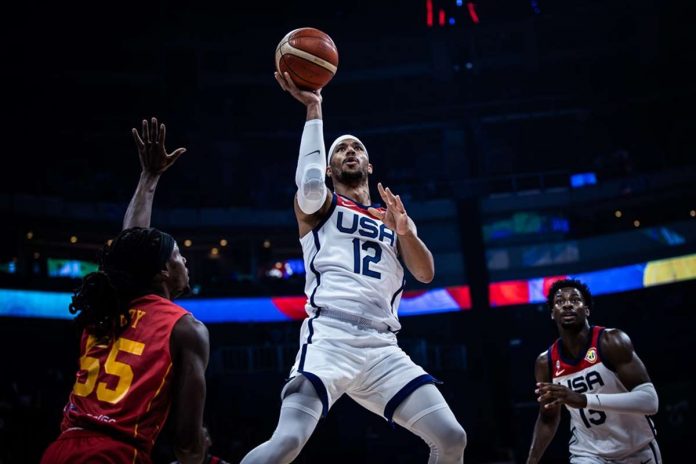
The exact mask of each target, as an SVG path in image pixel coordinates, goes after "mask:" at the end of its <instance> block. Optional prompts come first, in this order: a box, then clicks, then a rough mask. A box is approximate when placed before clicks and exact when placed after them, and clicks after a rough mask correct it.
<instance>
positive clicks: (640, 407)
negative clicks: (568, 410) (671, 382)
mask: <svg viewBox="0 0 696 464" xmlns="http://www.w3.org/2000/svg"><path fill="white" fill-rule="evenodd" d="M585 396H587V408H588V409H597V410H599V411H615V412H623V413H633V414H646V415H653V414H657V409H658V406H659V401H658V399H657V391H656V390H655V386H654V385H653V384H652V382H648V383H643V384H640V385H638V386H636V387H635V388H634V389H633V390H631V391H630V392H626V393H589V394H588V393H586V394H585Z"/></svg>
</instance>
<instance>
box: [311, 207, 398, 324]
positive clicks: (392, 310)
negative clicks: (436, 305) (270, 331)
mask: <svg viewBox="0 0 696 464" xmlns="http://www.w3.org/2000/svg"><path fill="white" fill-rule="evenodd" d="M396 243H397V235H396V232H395V231H393V230H391V229H389V228H388V227H386V226H385V225H384V223H383V222H382V221H380V220H379V219H377V218H375V217H373V216H371V215H370V214H369V213H368V212H367V207H366V206H364V205H360V204H358V203H356V202H354V201H353V200H350V199H348V198H346V197H344V196H341V195H338V194H336V193H334V194H333V201H332V203H331V208H330V209H329V212H328V216H327V217H326V218H325V219H324V221H322V223H320V224H319V225H317V227H315V228H314V229H313V230H312V232H310V233H308V234H307V235H305V236H304V237H302V238H301V239H300V244H301V245H302V252H303V255H304V264H305V269H306V272H307V280H306V283H305V293H306V295H307V304H306V306H305V309H306V311H307V313H308V314H309V315H310V316H312V315H314V313H315V312H316V310H317V309H318V308H329V309H332V310H338V311H342V312H345V313H347V314H352V315H356V316H359V317H362V318H364V319H368V320H370V321H374V322H377V323H380V322H381V323H386V324H387V325H388V326H389V328H390V329H391V330H392V331H398V330H400V329H401V324H400V323H399V319H398V316H397V309H398V307H399V302H400V301H401V293H402V292H403V289H404V269H403V267H402V266H401V263H400V262H399V259H398V253H397V247H396Z"/></svg>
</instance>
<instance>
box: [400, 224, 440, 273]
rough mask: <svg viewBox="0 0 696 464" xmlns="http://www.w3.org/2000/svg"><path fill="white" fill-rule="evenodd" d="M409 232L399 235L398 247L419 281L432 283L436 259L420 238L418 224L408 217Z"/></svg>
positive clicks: (411, 271) (407, 265)
mask: <svg viewBox="0 0 696 464" xmlns="http://www.w3.org/2000/svg"><path fill="white" fill-rule="evenodd" d="M408 222H409V230H410V232H409V233H406V234H404V235H399V241H398V242H397V243H398V247H399V252H400V253H401V256H402V257H403V260H404V264H406V268H408V270H409V272H410V273H411V274H413V276H414V277H415V278H416V279H418V281H419V282H423V283H426V284H427V283H430V282H432V281H433V278H434V277H435V261H434V260H433V255H432V253H430V250H428V247H427V246H426V245H425V243H423V240H421V239H420V238H418V230H417V229H416V224H415V223H414V222H413V220H412V219H411V218H408Z"/></svg>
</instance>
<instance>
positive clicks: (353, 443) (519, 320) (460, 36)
mask: <svg viewBox="0 0 696 464" xmlns="http://www.w3.org/2000/svg"><path fill="white" fill-rule="evenodd" d="M4 9H5V10H4V14H3V16H4V18H5V22H6V23H7V24H6V25H5V26H4V28H3V36H4V37H5V40H4V43H5V47H3V57H4V59H3V62H4V63H3V64H4V66H3V73H4V77H5V82H6V83H5V85H4V92H3V103H4V105H3V107H4V114H5V118H4V120H5V123H4V134H5V136H4V140H3V145H4V146H3V150H2V152H3V154H2V156H3V161H4V168H3V170H2V172H3V174H2V178H3V181H2V182H1V183H0V211H2V214H3V216H4V217H6V219H5V220H4V221H3V223H4V224H5V226H4V227H2V228H1V229H0V360H1V361H2V366H3V370H2V371H3V373H2V374H1V375H0V463H2V464H6V463H30V462H37V461H38V459H39V457H40V455H41V453H42V451H43V449H44V448H45V446H46V445H47V444H48V443H49V442H50V441H51V440H52V439H53V438H55V437H56V435H57V434H58V425H59V421H60V414H61V409H62V407H63V405H64V404H65V401H66V398H67V394H68V392H69V390H70V388H71V386H72V379H73V376H74V372H75V369H76V360H77V341H78V338H77V334H76V333H75V330H74V327H73V325H72V323H71V321H70V315H69V313H68V312H67V307H66V304H65V301H67V299H69V295H70V292H71V291H72V289H74V288H75V287H76V286H77V285H78V283H79V277H80V276H81V275H83V274H84V273H85V272H88V271H89V270H90V269H91V268H92V267H91V266H93V263H94V262H95V256H96V252H97V250H98V249H99V248H100V247H101V246H102V245H103V244H104V243H105V242H106V241H107V240H108V239H109V238H111V237H113V236H114V235H115V234H116V233H117V232H118V231H119V228H120V222H121V219H122V217H123V213H124V212H125V208H126V206H127V203H128V200H129V199H130V195H131V193H132V190H133V189H134V187H135V185H136V183H137V178H138V173H139V164H138V160H137V153H136V150H135V147H134V145H133V141H132V138H131V134H130V129H131V127H137V126H138V124H139V121H140V120H142V119H143V118H147V117H150V116H157V117H158V118H160V120H161V121H163V122H165V123H166V124H167V129H168V133H167V137H168V143H167V144H168V147H169V148H171V149H173V148H176V147H179V146H184V147H187V148H188V153H186V154H185V155H184V156H183V157H182V158H181V159H180V160H179V161H178V162H177V163H176V165H175V166H174V167H173V168H172V169H171V170H170V171H169V172H167V173H166V174H165V175H164V177H163V179H162V180H161V182H160V184H159V187H158V192H157V196H156V200H155V206H154V209H155V214H154V218H153V225H154V226H157V227H161V228H163V229H165V230H168V231H169V232H171V233H172V234H173V235H174V236H175V237H176V238H177V239H178V241H179V243H180V244H183V243H184V241H185V240H190V246H184V247H183V248H182V252H183V253H184V254H185V256H186V257H187V258H188V259H189V268H190V271H191V278H192V284H193V289H194V292H193V294H192V295H190V296H189V297H188V298H186V299H184V300H181V304H182V305H184V306H187V307H189V308H190V309H191V310H192V311H193V312H194V313H196V314H197V315H199V317H201V318H202V319H203V320H205V321H206V323H207V325H208V327H209V330H210V334H211V362H210V366H209V369H208V373H207V377H208V404H207V413H206V414H207V417H206V421H207V422H208V424H209V428H210V431H211V434H212V438H213V451H214V452H215V453H216V454H217V455H220V456H222V457H223V458H225V459H227V460H228V461H230V462H238V461H239V460H240V459H241V457H242V456H243V455H244V454H245V453H246V452H247V451H248V450H249V449H251V448H252V447H254V446H255V445H257V444H258V443H260V442H261V441H263V440H264V439H266V438H267V437H268V436H269V435H270V433H271V432H272V430H273V427H274V425H275V422H276V419H277V414H278V408H279V405H280V398H279V392H280V389H281V386H282V384H283V380H284V379H285V376H286V375H287V372H288V369H289V367H290V365H291V362H292V359H293V357H294V354H295V351H296V349H297V346H298V338H297V337H298V330H299V325H300V320H299V319H298V317H300V316H301V311H298V308H299V309H300V310H301V300H302V298H301V295H302V292H303V278H304V275H303V272H304V270H303V269H302V266H301V263H298V260H299V259H300V258H301V252H300V248H299V243H298V241H297V229H296V225H295V221H294V217H293V213H292V209H291V204H292V195H293V193H294V189H295V186H294V167H295V163H296V159H297V150H298V144H299V138H300V134H301V130H302V124H303V121H304V109H303V108H302V106H301V105H300V104H299V103H297V102H296V101H294V100H293V99H292V98H290V97H289V96H288V95H285V94H283V92H282V91H281V90H280V89H279V88H278V86H277V84H276V82H275V81H274V79H273V76H272V73H273V53H274V50H275V47H276V45H277V43H278V41H279V40H280V38H282V37H283V36H284V35H285V33H287V32H288V31H290V30H291V29H294V28H297V27H303V26H312V27H317V28H319V29H322V30H324V31H326V32H327V33H329V34H330V35H331V36H332V37H333V39H334V41H335V42H336V45H337V47H338V50H339V55H340V63H339V69H338V73H337V75H336V77H335V78H334V80H333V81H332V82H331V83H330V84H329V85H328V86H327V87H326V89H325V90H324V92H323V94H324V118H325V131H326V140H327V144H328V143H330V141H331V140H333V137H335V136H337V135H339V134H342V133H345V132H349V133H354V134H356V135H358V136H359V137H360V138H361V139H362V140H363V141H364V142H365V144H366V146H367V147H368V150H369V153H370V156H371V161H372V163H373V164H374V166H375V173H374V175H373V176H372V181H374V182H375V183H376V182H377V181H381V182H383V183H384V184H385V185H389V186H391V187H392V189H393V190H394V191H395V192H396V193H400V194H401V195H402V198H403V199H404V202H405V204H406V207H407V208H408V210H409V213H410V214H411V215H412V217H413V218H414V220H415V221H416V223H417V224H418V230H419V234H420V235H421V236H422V237H423V239H424V240H425V242H426V243H427V244H428V245H429V246H430V248H431V250H432V252H433V254H434V257H435V263H436V277H435V280H434V281H433V282H432V283H431V284H429V285H427V286H425V285H420V284H418V283H417V282H416V281H415V279H412V278H410V279H408V285H407V290H408V291H409V292H408V293H407V294H406V295H405V296H404V301H403V303H402V310H403V312H402V314H403V317H402V322H403V326H404V328H403V330H402V332H401V333H400V335H399V337H400V340H401V345H402V346H403V348H404V349H405V350H406V351H407V352H408V353H409V354H410V355H411V356H412V357H413V358H414V360H415V361H416V362H418V363H420V364H422V365H423V366H424V367H425V368H426V369H427V370H428V371H429V372H431V373H432V374H433V375H435V376H436V377H438V378H440V379H442V380H444V384H443V385H442V386H441V390H442V392H443V394H444V395H445V397H446V398H447V400H448V402H449V403H450V405H451V407H452V409H453V410H454V412H455V414H456V415H457V417H458V419H459V420H460V422H461V423H462V425H463V426H464V427H465V429H466V430H467V432H468V435H469V446H468V448H467V452H466V462H469V463H494V462H496V463H520V462H524V460H525V458H526V450H527V448H528V446H529V443H530V438H531V432H532V429H533V425H534V420H535V417H536V411H537V406H536V404H535V402H534V395H533V389H534V376H533V365H534V359H535V357H536V355H537V354H538V353H540V352H541V351H543V350H545V349H546V347H547V346H548V345H549V344H550V343H551V342H552V341H553V340H554V338H555V337H556V332H555V327H554V326H553V325H552V323H551V321H550V318H549V314H548V310H547V309H546V308H545V307H544V305H543V292H544V289H545V288H547V287H548V285H549V283H550V282H551V281H553V279H554V278H557V277H558V276H577V277H579V278H581V279H583V280H586V281H588V282H589V283H590V286H591V288H592V289H593V291H594V292H595V293H596V294H597V298H596V307H595V310H594V311H593V312H592V315H591V318H590V321H591V322H592V323H595V324H599V325H606V326H612V327H619V328H621V329H623V330H625V331H626V332H627V333H628V334H629V335H630V336H631V338H632V340H633V342H634V344H635V346H636V349H637V352H638V354H639V355H640V356H641V358H642V359H643V361H644V362H645V364H646V366H647V368H648V371H649V373H650V375H651V377H652V379H653V381H654V383H655V385H656V388H657V391H658V394H659V396H660V411H659V413H658V414H657V415H656V416H655V421H656V424H657V429H658V439H659V442H660V445H661V447H662V451H663V455H664V458H665V461H666V462H684V461H683V460H682V459H681V458H680V457H681V456H688V455H690V451H691V446H690V444H692V443H693V440H694V439H696V433H695V427H694V418H693V407H694V391H695V388H694V387H695V385H694V382H693V380H691V377H692V370H693V362H692V361H691V357H692V356H691V353H692V352H693V351H694V349H696V342H695V341H694V335H696V333H695V332H696V331H695V330H694V327H693V323H694V315H693V308H694V303H693V298H692V295H693V293H694V291H695V290H696V285H694V282H695V281H694V280H693V279H695V278H696V255H695V253H696V201H695V200H696V194H695V193H694V188H693V186H694V181H695V180H696V162H695V161H694V143H693V140H694V134H695V133H696V130H695V129H696V120H695V118H694V112H693V108H694V103H695V102H694V89H695V84H694V83H695V82H696V80H695V79H694V77H695V76H694V74H693V72H692V71H690V70H691V69H693V68H694V64H695V63H694V61H696V60H695V55H694V52H693V50H694V47H693V45H694V40H693V39H694V28H693V27H692V24H691V22H692V20H691V18H693V17H694V15H693V13H694V11H693V9H689V8H688V7H687V6H685V5H672V4H669V3H667V2H659V1H657V0H652V1H651V0H638V1H631V2H629V1H611V2H600V1H590V0H587V1H576V0H569V1H564V2H551V1H545V0H531V1H530V0H519V1H517V0H515V1H509V0H508V1H500V0H479V1H474V2H466V1H464V2H457V1H454V0H453V1H439V0H423V1H415V0H404V1H401V2H387V1H385V2H377V1H373V2H367V1H364V2H363V1H352V2H347V1H342V0H341V1H333V2H320V1H316V0H307V1H303V2H284V3H282V4H275V3H262V2H253V3H252V2H230V3H226V4H217V3H216V2H210V3H206V2H196V3H195V4H193V3H188V2H181V1H164V0H162V1H159V2H152V3H147V2H139V3H135V2H132V3H130V2H117V3H113V4H100V3H95V2H90V3H88V2H70V3H69V4H65V3H51V4H47V5H40V4H36V3H31V4H21V5H20V4H18V3H13V4H11V5H7V6H5V7H4ZM222 240H225V242H221V241H222ZM213 249H215V250H213ZM298 297H299V298H298ZM298 302H299V303H298ZM567 428H568V425H567V415H565V414H564V422H562V424H561V426H560V428H559V433H558V435H557V436H556V439H555V440H554V442H553V444H552V445H551V447H550V448H549V449H548V451H547V453H546V457H545V460H544V462H547V463H560V462H567V438H568V433H567ZM155 458H156V462H158V463H167V462H169V461H171V460H172V459H173V456H172V454H171V450H170V447H169V436H168V433H167V432H165V433H164V434H163V435H162V437H161V440H160V442H159V443H158V446H157V449H156V456H155ZM426 461H427V446H426V445H425V444H424V443H422V442H421V441H420V439H418V438H417V437H414V436H411V435H410V434H409V433H407V432H405V431H404V430H402V429H399V428H396V429H392V428H390V427H389V426H388V425H387V423H386V422H385V421H384V420H383V419H381V418H379V417H376V416H374V415H372V414H370V413H368V412H367V411H364V410H362V409H360V408H359V407H358V406H357V405H356V404H355V403H353V402H352V401H351V400H349V399H347V398H344V399H342V400H340V401H339V402H338V403H337V405H336V406H335V408H334V409H332V411H331V413H330V415H329V417H328V418H327V419H326V420H323V421H322V422H321V423H320V425H319V427H318V429H317V431H316V433H315V435H314V436H313V437H312V438H311V440H310V441H309V443H308V445H307V447H306V448H305V450H304V451H303V452H302V454H301V455H300V457H299V458H298V460H297V462H299V463H326V462H330V463H344V462H345V463H348V462H350V463H420V462H426Z"/></svg>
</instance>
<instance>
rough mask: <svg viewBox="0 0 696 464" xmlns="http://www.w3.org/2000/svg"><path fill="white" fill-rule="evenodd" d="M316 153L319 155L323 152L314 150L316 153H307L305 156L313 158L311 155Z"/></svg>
mask: <svg viewBox="0 0 696 464" xmlns="http://www.w3.org/2000/svg"><path fill="white" fill-rule="evenodd" d="M315 153H316V154H317V155H318V154H320V153H321V152H320V151H319V150H314V151H313V152H311V153H307V154H306V155H305V156H311V155H313V154H315Z"/></svg>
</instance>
